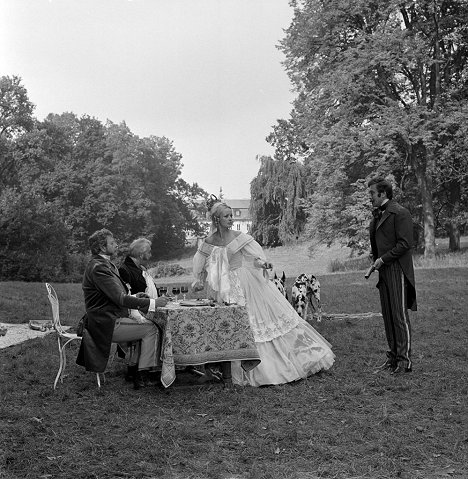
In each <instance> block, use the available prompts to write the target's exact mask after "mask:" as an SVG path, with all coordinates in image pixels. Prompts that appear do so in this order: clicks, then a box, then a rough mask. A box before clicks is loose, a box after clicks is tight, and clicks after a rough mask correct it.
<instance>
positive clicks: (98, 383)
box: [96, 373, 101, 388]
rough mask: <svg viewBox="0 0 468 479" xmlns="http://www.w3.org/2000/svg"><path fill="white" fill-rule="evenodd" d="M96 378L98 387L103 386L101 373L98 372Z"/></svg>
mask: <svg viewBox="0 0 468 479" xmlns="http://www.w3.org/2000/svg"><path fill="white" fill-rule="evenodd" d="M96 380H97V385H98V388H100V387H101V378H100V377H99V373H96Z"/></svg>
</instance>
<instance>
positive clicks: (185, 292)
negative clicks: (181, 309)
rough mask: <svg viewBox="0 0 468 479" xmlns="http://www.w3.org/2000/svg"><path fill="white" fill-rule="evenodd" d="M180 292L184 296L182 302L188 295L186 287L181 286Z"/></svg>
mask: <svg viewBox="0 0 468 479" xmlns="http://www.w3.org/2000/svg"><path fill="white" fill-rule="evenodd" d="M180 292H181V293H182V294H183V295H184V301H185V295H186V294H187V293H188V286H182V287H181V288H180Z"/></svg>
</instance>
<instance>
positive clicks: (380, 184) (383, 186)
mask: <svg viewBox="0 0 468 479" xmlns="http://www.w3.org/2000/svg"><path fill="white" fill-rule="evenodd" d="M372 185H376V187H377V192H378V193H383V192H384V191H385V193H386V195H387V198H388V199H389V200H391V199H392V198H393V187H392V184H391V183H390V181H387V180H386V179H385V178H382V177H381V176H378V177H376V178H372V179H371V180H369V183H367V186H369V187H371V186H372Z"/></svg>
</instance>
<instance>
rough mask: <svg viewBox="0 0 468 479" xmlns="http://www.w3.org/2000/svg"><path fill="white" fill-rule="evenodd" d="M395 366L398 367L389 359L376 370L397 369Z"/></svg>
mask: <svg viewBox="0 0 468 479" xmlns="http://www.w3.org/2000/svg"><path fill="white" fill-rule="evenodd" d="M395 367H396V364H395V363H392V361H390V360H388V359H387V360H386V361H385V362H384V363H383V364H381V365H380V366H378V367H376V368H375V370H376V371H385V370H386V369H392V370H393V369H395Z"/></svg>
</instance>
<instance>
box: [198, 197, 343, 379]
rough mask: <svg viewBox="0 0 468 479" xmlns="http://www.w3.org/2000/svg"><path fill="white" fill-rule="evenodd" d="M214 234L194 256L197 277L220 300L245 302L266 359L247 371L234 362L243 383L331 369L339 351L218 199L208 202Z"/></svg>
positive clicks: (235, 376)
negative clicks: (301, 311) (283, 288)
mask: <svg viewBox="0 0 468 479" xmlns="http://www.w3.org/2000/svg"><path fill="white" fill-rule="evenodd" d="M207 205H208V209H209V211H210V214H211V220H212V232H211V234H210V235H209V236H208V237H207V238H205V240H204V241H203V243H202V244H201V245H200V246H199V248H198V251H197V253H196V254H195V256H194V258H193V274H194V276H195V281H194V282H193V284H192V287H193V289H194V290H195V291H200V290H202V289H203V288H204V286H205V283H207V286H208V291H209V293H210V294H212V295H213V296H215V297H216V299H217V301H218V302H224V303H235V304H240V305H245V306H246V309H247V312H248V315H249V320H250V325H251V327H252V331H253V335H254V339H255V343H256V346H257V349H258V352H259V355H260V359H261V363H260V364H259V365H258V366H257V367H256V368H254V369H252V370H251V371H249V372H245V371H244V370H243V369H242V368H241V366H240V362H233V363H232V381H233V383H234V384H238V385H251V386H263V385H268V384H284V383H288V382H291V381H296V380H298V379H302V378H306V377H307V376H310V375H311V374H314V373H317V372H318V371H321V370H325V369H329V368H330V367H331V366H332V365H333V362H334V358H335V355H334V354H333V352H332V350H331V346H330V343H328V342H327V341H326V339H324V338H323V337H322V336H321V335H320V334H319V333H318V332H317V331H315V329H314V328H313V327H312V326H311V325H310V324H309V323H307V322H306V321H304V320H303V319H302V318H301V317H300V316H299V315H298V314H297V313H296V311H295V310H294V308H293V307H292V306H291V305H290V304H289V302H288V300H287V299H286V298H285V297H284V296H283V295H282V294H281V293H280V292H279V291H278V289H277V288H276V287H275V286H274V285H273V283H272V282H271V281H269V280H268V273H267V270H268V269H271V268H272V265H271V263H269V262H268V261H267V260H266V257H265V254H264V252H263V250H262V247H261V246H260V245H259V244H258V243H257V242H256V241H255V240H254V239H253V238H252V237H251V236H250V235H247V234H244V233H241V232H238V231H232V230H231V227H232V223H233V220H232V210H231V208H230V207H229V206H228V205H226V204H225V203H222V202H220V201H217V200H216V199H212V200H211V201H210V200H209V201H208V202H207Z"/></svg>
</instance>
